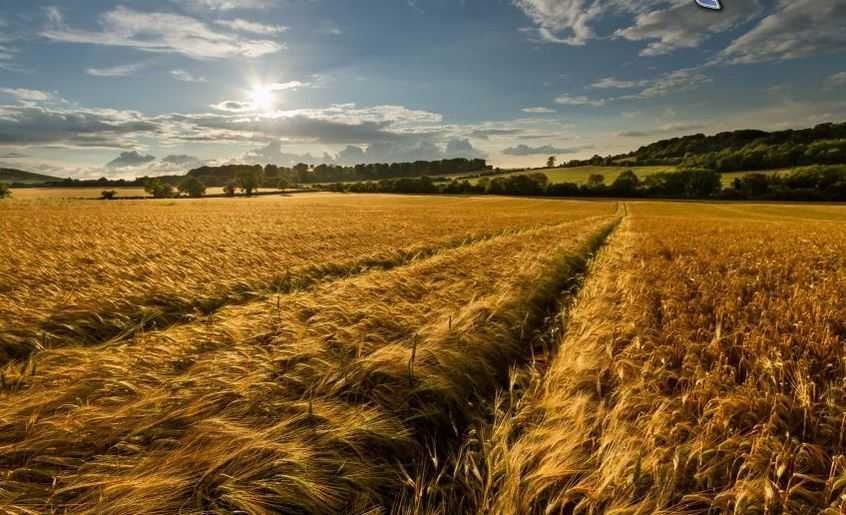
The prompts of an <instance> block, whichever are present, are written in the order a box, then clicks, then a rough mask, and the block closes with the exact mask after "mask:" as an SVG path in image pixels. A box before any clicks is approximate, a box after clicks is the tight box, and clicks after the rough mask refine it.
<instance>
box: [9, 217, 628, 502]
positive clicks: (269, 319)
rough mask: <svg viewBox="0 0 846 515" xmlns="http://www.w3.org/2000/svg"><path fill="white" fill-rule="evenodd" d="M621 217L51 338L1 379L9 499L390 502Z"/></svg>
mask: <svg viewBox="0 0 846 515" xmlns="http://www.w3.org/2000/svg"><path fill="white" fill-rule="evenodd" d="M594 214H595V213H594ZM612 224H613V219H612V218H611V217H606V218H605V219H597V220H585V221H582V222H576V223H565V224H558V225H553V226H550V227H540V228H536V229H532V230H527V231H522V232H518V233H515V234H504V235H500V236H498V237H494V238H490V239H487V240H483V241H478V242H475V243H474V244H471V245H465V246H459V247H457V248H454V249H451V250H445V251H443V252H440V253H438V254H437V255H434V256H433V257H430V258H429V259H424V260H419V261H413V262H411V263H409V264H407V265H406V266H402V267H399V268H395V269H393V270H384V271H373V272H370V273H366V274H363V275H360V276H358V277H351V278H347V279H341V280H337V281H332V282H326V283H321V284H315V285H314V286H313V287H312V288H311V289H310V290H308V291H293V292H289V293H287V294H280V295H277V296H269V297H267V298H264V299H262V300H260V301H256V302H250V303H247V304H244V305H234V306H227V307H224V308H223V309H221V310H220V311H218V312H217V313H215V314H214V315H213V316H211V317H207V318H205V319H202V320H196V321H194V322H192V323H187V324H183V325H179V326H174V327H172V328H170V329H168V330H165V331H154V332H149V333H139V334H136V335H135V336H134V337H133V338H131V339H130V340H128V341H126V342H124V343H123V344H121V345H120V346H119V347H116V346H114V345H107V346H101V347H96V348H84V347H74V348H66V349H56V350H46V351H44V352H41V353H38V354H36V355H34V357H33V359H32V360H30V362H29V364H28V365H27V366H25V367H24V366H17V367H14V370H15V372H16V374H17V377H15V378H11V377H9V378H7V379H4V383H5V384H6V387H5V389H4V393H3V394H2V396H3V398H4V401H8V402H4V403H3V404H2V407H0V508H2V509H5V510H10V511H14V510H19V511H24V510H35V511H50V510H58V511H65V510H67V511H70V512H79V511H94V512H110V513H134V512H135V511H136V510H137V507H138V506H144V507H145V511H148V512H152V513H172V512H177V511H181V512H184V513H202V512H208V511H237V510H242V511H247V512H267V511H283V512H296V513H300V512H313V513H331V512H349V513H364V512H366V511H367V510H373V509H379V507H380V506H382V507H384V506H388V505H390V503H391V502H392V501H393V500H394V499H395V498H396V496H397V495H398V494H399V492H401V491H402V490H403V488H408V487H407V486H404V485H405V483H404V479H403V477H404V472H403V471H405V470H411V469H413V468H414V467H416V466H417V465H418V464H419V461H420V460H421V459H428V457H429V451H430V445H431V443H432V442H440V443H439V445H441V444H442V445H446V444H447V443H446V442H449V441H451V440H455V439H456V438H457V435H458V434H461V429H462V426H463V425H464V424H465V423H466V420H467V417H468V416H469V415H470V413H472V412H473V411H474V410H475V409H477V408H476V406H477V405H478V399H482V398H485V397H486V396H488V395H490V394H491V392H493V391H494V389H495V388H496V387H497V386H499V385H501V384H502V382H503V380H504V379H505V377H506V376H507V372H508V368H509V366H511V364H513V363H514V362H515V361H516V360H518V359H520V358H521V357H525V353H526V352H527V349H526V348H525V345H524V344H525V341H526V338H527V335H528V334H530V333H531V331H533V330H534V328H536V327H537V326H538V325H539V324H541V323H542V318H543V316H544V314H545V312H544V307H545V306H546V305H547V304H548V303H549V302H553V301H554V300H555V299H556V298H557V297H558V295H559V293H560V289H561V287H562V286H563V285H565V284H566V283H567V281H568V280H570V279H571V278H572V275H573V274H574V273H576V272H577V269H578V267H577V266H575V265H576V264H577V263H578V262H582V261H583V260H584V256H585V255H586V254H587V253H589V252H590V251H591V250H592V249H593V248H594V247H595V246H596V245H597V244H598V242H599V241H601V239H602V238H603V237H604V234H606V233H607V231H608V230H609V228H610V227H611V225H612ZM8 370H11V368H8Z"/></svg>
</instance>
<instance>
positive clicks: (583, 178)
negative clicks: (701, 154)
mask: <svg viewBox="0 0 846 515" xmlns="http://www.w3.org/2000/svg"><path fill="white" fill-rule="evenodd" d="M675 169H676V167H675V166H576V167H573V168H543V169H539V170H523V171H519V172H513V173H508V174H504V176H508V175H519V174H526V173H542V174H544V175H546V176H547V177H548V178H549V182H552V183H556V182H573V183H576V184H585V183H586V182H587V180H588V177H590V176H591V175H594V174H599V175H602V176H603V177H604V178H605V183H606V184H611V183H612V182H614V179H616V178H617V176H618V175H620V174H621V173H623V172H624V171H626V170H632V171H633V172H635V173H636V174H637V176H638V177H640V178H641V179H644V178H646V177H648V176H650V175H652V174H656V173H660V172H672V171H673V170H675ZM478 180H479V179H474V180H473V181H471V182H474V183H475V182H478Z"/></svg>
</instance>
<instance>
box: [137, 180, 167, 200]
mask: <svg viewBox="0 0 846 515" xmlns="http://www.w3.org/2000/svg"><path fill="white" fill-rule="evenodd" d="M144 191H146V192H147V193H148V194H150V195H152V196H153V198H171V197H173V195H174V191H173V186H171V185H170V184H168V183H166V182H164V181H162V180H161V179H156V178H152V179H147V180H146V181H144Z"/></svg>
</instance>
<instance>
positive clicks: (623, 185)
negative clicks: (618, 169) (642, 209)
mask: <svg viewBox="0 0 846 515" xmlns="http://www.w3.org/2000/svg"><path fill="white" fill-rule="evenodd" d="M639 186H640V179H638V177H637V175H636V174H635V173H634V172H633V171H631V170H626V171H624V172H623V173H621V174H620V175H618V176H617V178H616V179H614V182H613V183H611V192H612V193H613V194H615V195H621V196H628V197H630V196H632V195H634V194H636V193H637V189H638V187H639Z"/></svg>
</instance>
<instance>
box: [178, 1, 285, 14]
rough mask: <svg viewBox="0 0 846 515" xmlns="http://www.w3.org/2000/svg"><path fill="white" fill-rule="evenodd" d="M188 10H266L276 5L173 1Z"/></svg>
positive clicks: (255, 2)
mask: <svg viewBox="0 0 846 515" xmlns="http://www.w3.org/2000/svg"><path fill="white" fill-rule="evenodd" d="M174 1H175V2H176V3H178V4H180V5H182V6H183V7H185V8H188V9H194V10H210V11H229V10H233V9H267V8H269V7H273V6H274V5H275V4H276V1H275V0H174Z"/></svg>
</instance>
